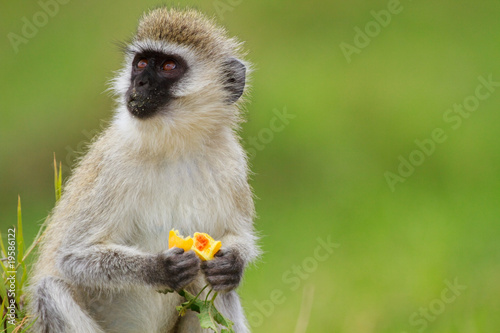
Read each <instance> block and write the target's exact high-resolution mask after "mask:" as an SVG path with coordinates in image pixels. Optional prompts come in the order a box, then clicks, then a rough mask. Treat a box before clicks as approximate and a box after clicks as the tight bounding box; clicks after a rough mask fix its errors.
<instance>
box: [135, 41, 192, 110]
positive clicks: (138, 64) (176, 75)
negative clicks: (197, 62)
mask: <svg viewBox="0 0 500 333" xmlns="http://www.w3.org/2000/svg"><path fill="white" fill-rule="evenodd" d="M187 70H188V68H187V64H186V62H185V61H184V60H183V59H182V58H181V57H179V56H176V55H166V54H162V53H159V52H153V51H151V52H144V53H138V54H136V56H135V58H134V60H133V62H132V76H131V82H130V87H129V89H128V91H127V94H126V102H127V108H128V110H129V111H130V113H132V115H134V116H135V117H137V118H142V119H143V118H148V117H151V116H152V115H154V114H155V113H157V112H158V110H159V109H160V108H161V107H163V106H165V105H166V104H167V103H168V102H169V101H170V100H171V99H172V87H173V86H174V84H175V83H176V82H177V81H179V80H180V79H181V78H182V76H183V75H184V74H185V73H186V71H187Z"/></svg>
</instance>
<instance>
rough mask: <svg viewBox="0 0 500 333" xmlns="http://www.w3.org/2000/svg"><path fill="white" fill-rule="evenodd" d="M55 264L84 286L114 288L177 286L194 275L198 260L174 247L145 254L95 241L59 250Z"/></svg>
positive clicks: (193, 255) (185, 282) (66, 274)
mask: <svg viewBox="0 0 500 333" xmlns="http://www.w3.org/2000/svg"><path fill="white" fill-rule="evenodd" d="M57 265H58V268H59V271H60V272H61V273H62V274H63V276H64V277H65V278H66V279H68V280H69V281H71V282H72V283H74V284H77V285H81V286H84V287H90V288H101V289H102V288H104V289H108V288H113V289H115V288H123V287H127V286H136V285H141V284H142V285H150V286H152V287H156V288H165V287H169V288H172V289H175V290H178V289H180V288H183V287H184V286H186V285H187V284H189V283H190V282H191V281H192V280H193V279H194V278H195V276H196V274H197V273H198V270H199V267H200V261H199V259H198V258H197V257H196V255H195V254H194V252H193V251H188V252H184V250H182V249H178V248H173V249H170V250H168V251H165V252H163V253H159V254H148V253H143V252H140V251H138V250H136V249H133V248H131V247H127V246H122V245H112V244H109V245H105V244H99V245H92V246H87V247H81V246H79V247H77V248H75V250H73V251H68V250H66V251H60V252H59V255H58V260H57Z"/></svg>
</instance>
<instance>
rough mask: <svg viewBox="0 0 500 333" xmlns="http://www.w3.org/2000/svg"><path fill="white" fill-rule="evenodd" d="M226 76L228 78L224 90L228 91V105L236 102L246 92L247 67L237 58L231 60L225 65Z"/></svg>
mask: <svg viewBox="0 0 500 333" xmlns="http://www.w3.org/2000/svg"><path fill="white" fill-rule="evenodd" d="M224 74H225V76H226V78H225V83H224V88H225V89H226V90H227V91H228V93H229V95H228V98H227V102H228V104H233V103H234V102H236V101H237V100H238V99H239V98H240V97H241V95H243V90H245V74H246V67H245V65H244V64H243V63H242V62H241V61H240V60H238V59H236V58H231V59H229V60H227V61H226V62H225V63H224Z"/></svg>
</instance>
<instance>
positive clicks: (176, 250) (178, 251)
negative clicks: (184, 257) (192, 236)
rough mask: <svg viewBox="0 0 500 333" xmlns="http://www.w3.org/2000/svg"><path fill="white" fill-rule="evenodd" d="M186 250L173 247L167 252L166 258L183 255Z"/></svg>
mask: <svg viewBox="0 0 500 333" xmlns="http://www.w3.org/2000/svg"><path fill="white" fill-rule="evenodd" d="M183 253H184V250H183V249H181V248H179V247H175V246H174V247H173V248H171V249H169V250H167V251H166V252H165V255H166V256H173V255H180V254H183Z"/></svg>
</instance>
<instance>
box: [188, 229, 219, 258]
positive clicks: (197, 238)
mask: <svg viewBox="0 0 500 333" xmlns="http://www.w3.org/2000/svg"><path fill="white" fill-rule="evenodd" d="M193 238H194V244H193V248H192V249H193V251H194V252H195V253H196V254H197V255H198V257H200V259H201V260H203V261H206V260H212V259H213V258H214V255H215V254H216V253H217V252H218V251H219V250H220V247H221V246H222V243H221V242H220V241H215V240H214V239H213V238H212V237H210V236H209V235H208V234H205V233H201V232H195V233H194V236H193Z"/></svg>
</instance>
